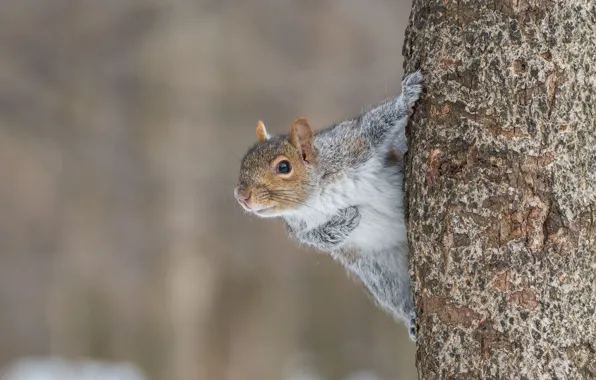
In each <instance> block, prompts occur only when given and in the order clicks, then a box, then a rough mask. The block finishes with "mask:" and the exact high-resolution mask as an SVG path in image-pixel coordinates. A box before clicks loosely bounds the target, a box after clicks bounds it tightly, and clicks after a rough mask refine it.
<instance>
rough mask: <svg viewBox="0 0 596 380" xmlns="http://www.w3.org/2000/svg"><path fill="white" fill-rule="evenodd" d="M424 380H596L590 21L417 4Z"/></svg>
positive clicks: (413, 179)
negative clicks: (421, 89) (423, 87)
mask: <svg viewBox="0 0 596 380" xmlns="http://www.w3.org/2000/svg"><path fill="white" fill-rule="evenodd" d="M403 52H404V56H405V63H404V65H405V70H406V72H412V71H414V70H415V69H417V68H421V69H422V70H423V72H424V74H425V77H426V82H427V88H426V93H425V95H424V97H423V98H422V100H421V101H420V103H419V105H418V107H417V109H416V112H415V114H414V116H413V120H412V123H411V124H410V126H409V128H408V136H409V141H410V142H409V144H410V146H409V153H408V156H407V160H406V161H407V169H406V197H407V200H406V204H407V211H406V212H407V218H408V234H409V243H410V248H411V255H412V256H411V263H410V266H411V275H412V280H413V284H414V293H415V300H416V305H417V312H418V337H419V338H418V352H417V367H418V372H419V376H420V378H421V379H433V380H434V379H469V378H472V379H473V378H479V379H488V378H491V379H514V378H515V379H517V378H520V379H587V378H596V365H595V364H594V363H596V311H595V310H596V290H595V289H596V5H594V3H593V2H592V1H586V0H570V1H550V0H493V1H490V0H487V1H482V0H460V1H455V0H414V3H413V8H412V13H411V15H410V24H409V27H408V30H407V32H406V40H405V44H404V50H403Z"/></svg>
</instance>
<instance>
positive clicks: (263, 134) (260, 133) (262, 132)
mask: <svg viewBox="0 0 596 380" xmlns="http://www.w3.org/2000/svg"><path fill="white" fill-rule="evenodd" d="M270 138H271V136H269V134H268V133H267V130H266V129H265V124H263V122H262V121H261V120H259V122H258V124H257V139H258V140H259V141H265V140H269V139H270Z"/></svg>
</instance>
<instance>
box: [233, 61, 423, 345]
mask: <svg viewBox="0 0 596 380" xmlns="http://www.w3.org/2000/svg"><path fill="white" fill-rule="evenodd" d="M422 82H423V77H422V74H421V72H420V71H417V72H415V73H413V74H410V75H408V76H406V77H405V79H404V80H403V81H402V93H401V95H400V96H399V97H397V98H393V99H389V100H385V101H384V102H382V103H380V104H378V105H377V106H375V107H372V108H370V109H368V110H366V111H364V112H362V113H361V114H360V115H359V116H358V117H356V118H354V119H350V120H345V121H342V122H340V123H337V124H335V125H332V126H330V127H328V128H326V129H323V130H321V131H319V132H317V133H315V132H313V130H312V128H311V127H310V125H309V122H308V120H307V119H306V118H299V119H296V120H295V121H294V123H293V124H292V126H291V130H290V133H289V134H284V135H278V136H271V135H269V133H268V132H267V130H266V129H265V125H264V124H263V122H262V121H259V122H258V123H257V129H256V134H257V140H258V141H257V143H256V144H255V145H253V146H252V147H251V148H250V149H249V150H248V152H247V153H246V154H245V156H244V158H243V159H242V162H241V168H240V176H239V184H238V185H237V186H236V187H235V188H234V196H235V198H236V200H237V201H238V203H240V205H241V206H242V207H243V208H244V210H245V211H247V212H248V213H250V214H253V215H257V216H259V217H262V218H276V217H281V218H283V220H284V221H285V224H286V229H287V232H288V234H289V235H290V236H291V237H293V238H294V239H296V240H298V242H300V243H302V244H305V245H308V246H311V247H314V248H316V249H318V250H320V251H323V252H327V253H329V254H331V256H332V257H333V258H334V259H335V260H336V261H338V262H340V263H341V264H342V265H343V266H344V267H345V268H346V269H347V271H348V273H350V274H351V275H352V276H354V277H356V278H358V279H359V280H360V281H361V282H362V283H363V284H364V286H365V288H366V289H367V290H368V292H369V294H370V295H371V296H372V298H373V300H374V301H375V303H376V304H377V305H378V306H379V307H380V308H381V309H383V310H385V311H386V312H388V313H389V314H390V315H391V316H393V318H394V319H395V320H396V321H400V320H401V321H403V322H404V323H405V324H406V326H408V332H409V335H410V338H411V340H413V341H415V340H416V328H415V326H416V313H415V310H414V302H413V296H412V290H411V285H410V278H409V275H408V245H407V237H406V226H405V215H404V206H403V203H404V200H403V190H402V186H403V178H404V174H403V159H402V158H403V155H404V154H405V153H406V152H407V140H406V136H405V127H406V125H407V123H408V119H409V117H410V116H411V115H412V113H413V107H414V105H415V103H416V102H417V100H418V99H419V97H420V94H421V92H422Z"/></svg>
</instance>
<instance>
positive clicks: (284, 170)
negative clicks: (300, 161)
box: [277, 160, 292, 174]
mask: <svg viewBox="0 0 596 380" xmlns="http://www.w3.org/2000/svg"><path fill="white" fill-rule="evenodd" d="M291 171H292V165H290V162H289V161H288V160H283V161H280V162H279V163H278V164H277V172H278V173H279V174H288V173H289V172H291Z"/></svg>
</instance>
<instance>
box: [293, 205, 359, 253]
mask: <svg viewBox="0 0 596 380" xmlns="http://www.w3.org/2000/svg"><path fill="white" fill-rule="evenodd" d="M360 217H361V216H360V211H359V210H358V207H356V206H350V207H346V208H344V209H341V210H339V212H338V213H337V214H336V215H334V216H333V217H332V218H331V219H329V220H328V221H327V222H325V223H323V224H321V225H320V226H318V227H315V228H312V229H307V228H306V224H305V223H304V222H298V223H296V224H294V223H289V222H288V221H286V228H287V230H288V233H289V235H290V236H292V237H293V238H295V239H296V240H298V241H299V242H301V243H303V244H307V245H310V246H312V247H314V248H317V249H319V250H321V251H324V252H332V251H336V250H338V249H340V248H341V247H342V245H343V243H344V242H345V240H346V238H347V237H348V235H350V233H351V232H352V231H354V229H355V228H356V227H358V224H359V223H360Z"/></svg>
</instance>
